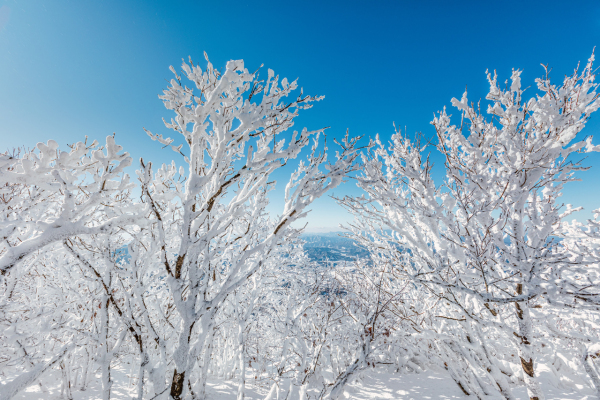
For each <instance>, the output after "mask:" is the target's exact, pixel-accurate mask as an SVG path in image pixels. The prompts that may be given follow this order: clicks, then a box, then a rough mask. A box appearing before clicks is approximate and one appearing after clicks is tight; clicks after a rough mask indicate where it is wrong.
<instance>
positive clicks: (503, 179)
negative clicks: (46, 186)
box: [341, 57, 600, 399]
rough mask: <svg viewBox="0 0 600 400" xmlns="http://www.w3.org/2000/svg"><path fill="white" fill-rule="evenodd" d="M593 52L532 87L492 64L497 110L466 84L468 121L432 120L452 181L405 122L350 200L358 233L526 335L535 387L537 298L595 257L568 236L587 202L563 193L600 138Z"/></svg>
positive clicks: (369, 162)
mask: <svg viewBox="0 0 600 400" xmlns="http://www.w3.org/2000/svg"><path fill="white" fill-rule="evenodd" d="M592 61H593V57H592V58H591V59H590V60H589V62H588V64H587V65H586V66H585V68H584V69H583V71H582V72H579V71H578V70H575V72H574V73H573V74H572V75H571V76H568V77H566V78H565V80H564V82H563V84H562V85H560V86H555V85H553V84H551V83H550V79H549V77H548V75H547V74H546V76H545V77H544V78H542V79H538V80H537V88H538V90H539V91H540V94H538V95H537V96H535V97H531V98H530V99H525V98H524V90H523V89H522V87H521V78H520V75H521V71H518V70H516V71H513V73H512V77H511V81H510V83H507V85H506V88H505V89H502V88H500V87H499V86H498V82H497V76H496V75H495V74H494V75H491V74H488V80H489V83H490V92H489V94H488V95H487V97H486V99H487V100H489V101H490V104H489V106H488V108H487V114H488V115H489V117H487V118H486V116H485V115H484V114H483V113H482V112H481V111H480V106H479V105H474V104H469V102H468V99H467V94H466V92H465V94H464V95H463V97H462V99H461V100H457V99H453V100H452V104H453V105H454V106H455V107H456V108H457V109H458V111H459V112H460V114H461V120H460V125H458V126H457V125H453V124H452V122H451V118H450V115H448V114H447V112H446V110H445V109H444V111H442V112H441V113H440V114H439V115H437V116H436V117H435V119H434V120H433V122H432V124H433V126H434V127H435V130H436V133H437V145H436V146H435V147H436V149H437V150H438V151H439V152H440V153H441V154H442V155H443V157H444V161H445V164H444V165H445V170H446V177H445V179H444V181H443V182H442V183H441V184H439V185H436V184H435V183H434V180H433V176H432V175H433V163H432V162H431V160H430V158H429V156H425V155H424V151H425V150H426V147H427V146H426V145H424V144H423V143H422V142H421V141H419V140H418V139H417V140H410V139H409V138H408V137H406V136H403V135H402V134H401V133H400V132H396V134H395V135H394V136H393V138H392V143H391V144H390V146H389V147H387V146H386V145H385V144H384V143H382V142H381V141H379V139H377V146H376V147H375V148H374V149H373V150H372V151H370V152H369V153H367V154H365V155H364V157H363V162H364V168H363V169H362V170H363V173H362V174H360V175H359V176H358V177H357V182H358V186H360V187H361V188H362V189H363V190H364V191H365V192H366V193H367V194H368V196H367V197H358V198H350V197H346V198H344V199H343V200H341V203H342V204H343V205H344V206H345V207H347V208H348V209H350V210H351V211H352V212H353V213H355V214H356V215H357V217H358V221H357V223H356V224H355V225H354V227H352V228H351V229H352V234H353V236H354V237H356V238H357V239H360V240H363V241H370V242H374V243H377V246H378V249H377V250H376V252H377V254H378V256H379V257H380V258H381V259H382V262H383V261H384V260H387V261H389V262H392V263H393V265H394V268H396V270H397V271H398V272H400V273H401V274H402V276H403V277H404V278H405V279H408V280H410V281H412V282H414V283H415V284H418V285H419V287H421V288H423V290H427V291H429V292H431V293H434V294H436V295H437V296H439V297H440V298H443V299H444V301H445V302H447V303H448V304H452V305H453V306H454V308H455V309H456V310H457V311H458V319H462V318H466V319H468V320H470V321H476V322H478V323H481V324H482V325H483V326H489V325H494V324H496V325H497V326H499V327H501V328H502V329H505V330H506V331H508V332H510V333H511V334H512V335H513V336H514V342H515V343H514V345H515V347H516V349H517V351H518V357H519V360H520V364H521V366H522V371H523V373H524V374H523V376H524V380H525V383H526V385H527V389H528V393H529V396H530V398H531V399H542V398H543V394H542V392H541V389H540V387H539V383H538V381H537V377H536V372H535V351H534V333H533V331H534V329H535V327H534V326H533V322H532V321H533V320H532V307H537V306H538V305H539V304H540V303H546V302H549V303H552V301H554V300H555V297H556V296H557V295H558V293H564V292H565V290H567V288H566V285H567V283H566V281H565V280H564V279H561V274H560V273H559V271H563V270H564V269H565V268H566V269H569V268H571V269H572V268H576V267H582V266H583V262H582V260H580V259H578V258H576V257H572V256H571V253H569V252H565V251H564V249H563V248H561V247H560V244H559V243H558V242H557V240H556V236H558V235H559V233H560V226H561V219H562V218H565V217H566V216H567V215H569V214H570V213H572V212H573V211H575V210H577V209H576V208H571V206H567V207H566V208H565V207H563V204H561V203H560V202H559V200H560V199H559V198H560V196H561V193H562V189H563V186H564V184H565V183H567V182H570V181H573V180H576V177H575V176H574V173H575V172H576V171H577V170H579V169H581V167H580V164H579V162H577V161H575V162H573V161H572V158H573V157H574V156H575V155H576V154H577V153H580V152H587V151H596V150H597V147H596V146H593V145H592V144H591V138H588V139H587V140H583V141H578V140H577V139H576V136H577V134H578V133H579V132H580V131H581V130H582V129H583V127H584V126H585V123H586V121H587V120H588V118H589V116H590V114H592V113H593V112H594V111H596V110H597V109H598V107H599V106H600V100H599V99H598V94H597V93H596V90H597V84H595V83H594V78H595V76H594V73H593V71H592ZM482 311H483V312H482ZM505 397H507V398H508V397H510V395H509V394H505Z"/></svg>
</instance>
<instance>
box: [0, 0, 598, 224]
mask: <svg viewBox="0 0 600 400" xmlns="http://www.w3.org/2000/svg"><path fill="white" fill-rule="evenodd" d="M598 45H600V2H598V1H569V2H549V1H544V2H537V1H526V2H525V1H520V2H510V1H496V2H486V1H465V2H459V1H452V2H450V1H437V2H435V1H428V2H416V1H413V2H402V1H393V2H392V1H389V2H383V1H370V2H365V1H361V2H359V1H303V2H275V1H271V2H266V1H252V2H250V1H228V2H219V1H210V2H209V1H163V2H161V1H82V0H80V1H60V0H53V1H44V0H38V1H27V0H24V1H0V57H1V59H0V151H3V150H5V149H9V148H12V147H16V146H23V145H25V146H28V147H32V146H34V145H35V144H36V143H37V142H39V141H47V140H48V139H55V140H57V141H59V142H60V143H72V142H75V141H78V140H82V139H83V137H84V135H88V136H89V137H90V138H98V139H100V140H102V139H103V138H104V137H105V136H107V135H109V134H112V132H116V134H117V142H118V143H120V144H122V145H123V146H124V147H125V149H126V150H127V151H129V152H130V153H131V154H132V156H133V157H134V159H137V158H139V157H140V156H143V157H144V158H147V159H150V160H154V161H155V162H165V161H169V160H170V159H171V158H172V157H173V155H174V153H172V152H170V151H167V150H162V151H161V150H160V146H159V145H158V144H157V143H156V142H152V141H151V140H149V138H148V137H147V136H146V135H145V133H144V131H143V130H142V127H146V128H148V129H150V130H152V131H153V132H156V133H163V134H168V133H169V132H168V131H167V129H166V128H165V127H164V125H163V124H162V121H161V118H162V117H170V116H171V115H170V114H169V112H168V111H167V110H165V109H164V107H163V105H162V102H161V101H160V100H159V99H158V98H157V94H159V93H160V92H161V90H162V89H163V88H165V87H166V81H165V79H170V78H171V73H170V72H169V70H168V67H169V65H174V66H176V67H178V66H179V65H180V63H181V59H182V58H186V59H187V57H188V56H191V57H192V58H193V59H195V60H198V61H200V60H202V53H203V51H206V52H207V53H208V55H209V57H210V59H211V61H212V62H213V64H214V65H215V66H218V67H224V65H225V63H226V61H227V60H230V59H244V61H245V63H246V66H247V67H248V69H250V70H254V69H256V68H258V67H259V66H260V65H261V64H263V63H264V64H265V68H271V69H273V70H274V71H275V72H276V73H278V74H280V75H281V76H282V77H283V76H285V77H288V78H290V79H294V78H296V77H299V78H300V79H299V83H300V85H301V86H303V87H304V91H305V93H310V94H322V95H325V96H326V98H325V100H324V101H322V102H320V103H318V104H317V105H316V106H315V107H314V108H313V109H311V110H308V111H306V112H305V113H304V115H302V116H301V117H300V118H299V119H298V121H297V123H296V128H298V129H300V128H301V127H303V126H306V127H308V128H309V129H316V128H319V127H323V126H331V129H330V130H329V131H328V135H329V136H335V137H340V136H342V135H343V134H344V132H345V131H346V129H349V130H350V133H351V134H354V135H366V136H369V135H375V134H376V133H379V134H380V135H381V136H382V137H383V138H389V137H390V136H391V134H392V132H393V127H392V122H395V123H396V124H397V125H398V126H402V127H406V129H407V131H408V132H409V133H414V132H417V131H422V132H423V133H424V134H425V135H428V136H431V135H433V130H432V127H431V125H430V124H429V122H430V121H431V119H432V116H433V113H434V112H436V111H439V110H441V109H442V107H443V106H449V104H450V99H451V98H452V97H458V98H460V96H461V95H462V93H463V91H464V89H465V86H466V85H468V88H469V97H470V99H472V100H477V99H479V98H481V97H483V96H485V94H486V90H487V81H486V79H485V70H486V69H490V70H493V69H496V70H497V71H498V74H499V76H500V78H501V80H502V81H503V80H504V79H507V78H509V77H510V72H511V68H520V69H523V70H524V73H523V75H522V78H523V82H524V84H525V85H526V86H528V85H531V86H532V89H531V90H530V93H531V95H533V93H534V90H533V88H534V87H535V86H534V82H533V80H534V79H535V78H536V77H538V76H541V74H542V71H543V70H542V68H541V66H540V63H544V64H549V65H550V66H551V67H552V68H553V70H552V74H551V76H552V77H553V78H554V80H555V82H557V83H558V82H559V81H561V80H562V78H563V76H564V74H568V73H571V72H572V70H573V68H574V67H575V66H576V65H577V62H579V61H582V62H585V61H586V60H587V58H588V57H589V56H590V54H591V52H592V49H593V48H594V46H598ZM598 65H600V63H599V64H598ZM599 120H600V114H599V115H597V116H594V117H592V120H591V121H590V123H589V124H588V126H587V127H586V129H585V130H584V132H582V135H584V136H585V135H595V136H596V137H597V138H596V139H595V140H594V142H595V143H596V144H598V143H600V123H599V122H598V121H599ZM437 161H438V163H439V164H440V165H441V160H439V159H438V160H437ZM586 165H588V166H591V167H592V169H591V170H590V171H587V172H583V173H581V174H580V176H581V178H582V179H584V181H583V182H577V183H574V184H572V185H571V186H570V187H568V188H567V190H566V193H565V196H564V201H565V202H566V203H572V204H573V205H582V206H584V207H585V209H586V211H583V212H580V213H579V214H578V215H577V218H578V219H580V220H582V219H586V218H589V217H590V216H591V211H592V210H593V209H594V208H597V207H600V200H599V199H600V156H599V155H592V156H590V157H588V159H587V160H586ZM288 172H289V171H288ZM278 178H279V179H280V183H279V186H280V187H283V186H284V182H282V181H281V179H283V174H282V175H281V176H278ZM277 193H279V195H280V194H281V192H277ZM277 193H275V194H276V195H277ZM346 193H351V194H357V193H358V192H357V190H356V189H355V188H354V185H353V183H351V182H350V183H348V184H345V185H344V186H342V187H340V188H339V189H337V190H335V194H336V195H343V194H346ZM280 204H281V202H280V201H279V200H277V199H274V200H273V209H274V210H276V209H277V208H278V205H280ZM312 209H313V212H312V213H311V214H310V216H309V217H308V222H309V227H310V228H311V229H317V228H325V229H330V228H333V227H336V226H337V225H338V223H340V222H344V221H346V220H347V219H348V217H347V215H346V214H345V212H344V211H343V210H341V209H340V208H339V207H338V206H337V205H336V204H335V202H334V201H333V200H331V199H329V198H326V199H322V200H319V201H318V202H316V203H315V204H314V206H313V207H312Z"/></svg>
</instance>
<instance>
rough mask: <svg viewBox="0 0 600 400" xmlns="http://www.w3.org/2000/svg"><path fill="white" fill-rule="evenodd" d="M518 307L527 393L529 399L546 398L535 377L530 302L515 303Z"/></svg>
mask: <svg viewBox="0 0 600 400" xmlns="http://www.w3.org/2000/svg"><path fill="white" fill-rule="evenodd" d="M521 294H523V285H522V284H520V283H519V284H518V285H517V295H521ZM515 307H516V309H517V321H518V323H519V332H518V333H515V336H516V337H517V338H518V345H517V348H518V354H519V358H520V359H521V367H522V368H523V372H524V374H523V376H524V378H525V385H526V386H527V394H528V395H529V400H544V394H543V392H542V389H541V388H540V384H539V382H538V380H537V379H536V377H535V370H534V368H535V364H534V361H535V354H534V349H533V346H532V344H531V339H532V338H533V327H532V322H531V316H530V315H529V302H527V301H524V302H517V303H515Z"/></svg>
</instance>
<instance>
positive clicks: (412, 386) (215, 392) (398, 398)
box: [14, 368, 597, 400]
mask: <svg viewBox="0 0 600 400" xmlns="http://www.w3.org/2000/svg"><path fill="white" fill-rule="evenodd" d="M113 374H114V384H113V389H112V390H113V392H112V396H111V398H113V399H115V400H129V399H131V398H134V397H135V391H136V386H135V384H134V383H132V384H130V383H129V382H131V379H130V377H129V374H128V373H127V372H126V370H124V369H122V368H120V369H119V368H116V369H113ZM248 378H249V379H248V382H249V384H248V387H247V390H246V399H248V400H262V399H264V398H265V396H266V394H267V393H266V392H267V391H266V390H265V389H264V388H260V387H257V386H256V385H252V384H251V383H252V380H251V378H252V377H250V375H248ZM545 378H546V379H545ZM547 379H549V380H547ZM550 379H551V378H550V377H549V376H543V375H542V377H541V379H540V380H541V381H542V382H543V383H545V384H543V385H542V387H543V389H544V393H545V395H546V398H547V399H549V400H553V399H556V400H596V399H597V397H595V395H594V392H593V390H592V389H590V388H581V390H578V391H575V390H568V389H562V390H561V389H557V388H556V387H554V386H553V384H552V382H551V380H550ZM100 381H101V377H100V374H98V375H97V376H96V379H95V380H94V381H92V382H90V385H89V387H88V389H87V390H86V391H83V392H81V391H73V400H92V399H98V398H100V397H101V382H100ZM42 382H43V385H44V386H45V388H46V389H47V390H48V392H46V393H44V392H42V391H41V389H40V387H39V386H38V385H34V386H30V387H29V388H27V389H26V390H25V391H23V392H21V393H20V394H18V395H17V396H16V397H14V399H19V400H47V399H56V398H60V397H59V395H60V382H61V381H60V373H59V371H57V370H53V371H52V372H51V373H49V374H48V375H46V376H45V377H44V378H43V379H42ZM237 385H238V383H237V381H236V380H221V379H215V378H210V379H209V380H208V382H207V391H206V394H207V399H208V400H234V399H236V395H237ZM317 393H318V391H317V390H314V389H313V390H311V389H309V391H308V395H309V396H311V397H309V399H314V398H315V397H314V396H316V395H317ZM513 394H514V396H515V399H516V400H528V397H527V390H526V389H525V387H517V388H515V389H513ZM342 396H343V397H341V398H343V399H352V400H388V399H395V400H420V399H439V400H444V399H473V396H465V395H464V393H462V392H461V390H460V389H459V387H458V386H457V385H456V383H454V381H453V380H452V378H450V376H449V375H448V374H447V373H445V372H440V371H427V372H422V373H419V374H398V373H390V372H387V371H385V369H383V368H377V369H375V370H369V371H365V372H363V378H358V379H357V380H356V381H355V382H353V383H351V384H349V385H348V386H347V387H346V388H345V390H344V393H343V395H342ZM489 398H490V399H493V398H494V397H489Z"/></svg>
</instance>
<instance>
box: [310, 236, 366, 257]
mask: <svg viewBox="0 0 600 400" xmlns="http://www.w3.org/2000/svg"><path fill="white" fill-rule="evenodd" d="M342 235H343V233H342V232H327V233H305V234H303V235H302V240H304V242H305V243H304V249H305V251H306V253H307V254H308V257H309V259H310V260H311V261H318V262H322V261H352V260H356V259H357V258H366V257H368V256H369V252H368V251H367V250H365V249H364V248H362V247H360V246H358V245H357V244H356V242H355V241H354V240H352V239H349V238H347V237H344V236H342Z"/></svg>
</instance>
